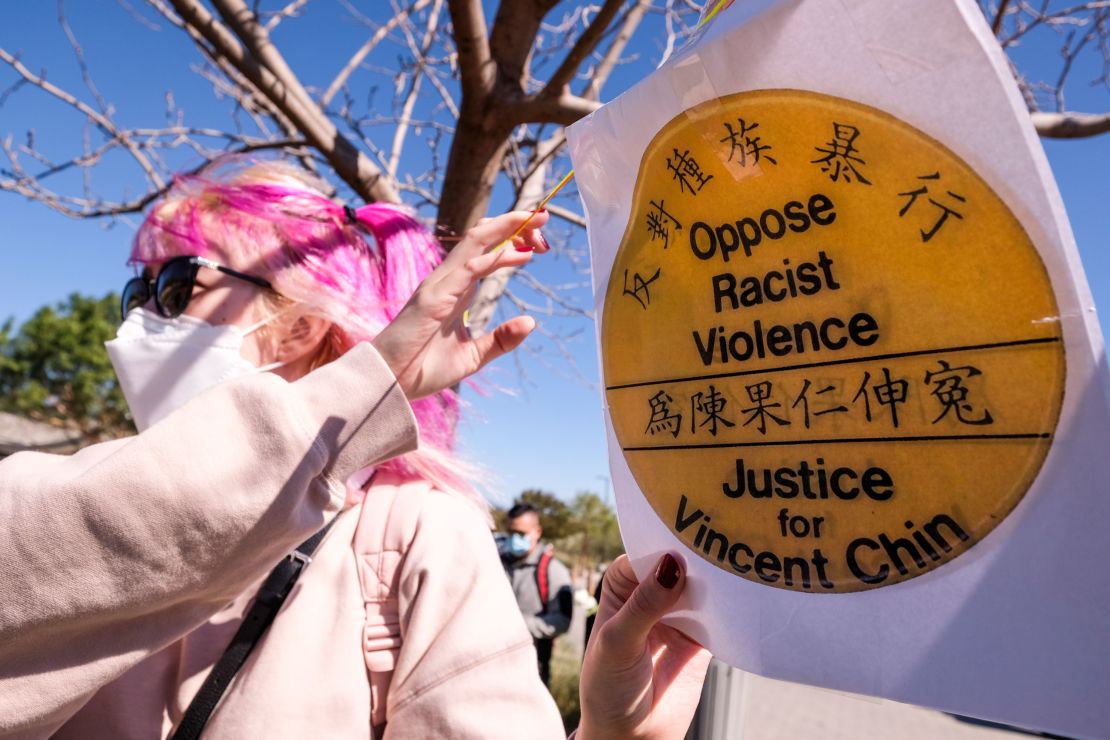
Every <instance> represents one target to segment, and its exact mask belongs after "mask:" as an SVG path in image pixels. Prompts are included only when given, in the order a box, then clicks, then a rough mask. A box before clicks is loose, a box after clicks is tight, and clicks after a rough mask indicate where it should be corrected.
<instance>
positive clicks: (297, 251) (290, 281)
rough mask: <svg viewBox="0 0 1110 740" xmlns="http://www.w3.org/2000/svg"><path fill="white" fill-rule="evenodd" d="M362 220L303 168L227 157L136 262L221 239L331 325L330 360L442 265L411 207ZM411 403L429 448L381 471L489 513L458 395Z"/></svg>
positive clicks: (162, 206) (148, 232) (194, 178)
mask: <svg viewBox="0 0 1110 740" xmlns="http://www.w3.org/2000/svg"><path fill="white" fill-rule="evenodd" d="M352 215H354V216H355V217H356V220H357V223H352V222H351V221H350V220H349V218H348V211H347V210H346V209H345V208H344V206H342V205H340V204H337V203H335V202H334V201H332V200H331V199H329V198H328V197H326V196H325V195H324V194H323V185H322V183H320V182H319V181H317V180H316V179H315V178H313V177H312V176H310V175H308V174H307V173H306V172H304V171H303V170H301V169H300V168H298V167H295V166H293V165H291V164H288V163H285V162H280V161H259V160H248V159H244V158H241V157H231V158H225V159H222V160H217V161H216V162H214V163H213V164H212V165H210V166H208V167H207V168H205V169H204V170H203V171H202V172H201V173H199V174H195V175H180V176H178V177H177V178H176V179H175V180H174V184H173V187H172V188H171V189H170V190H169V192H167V193H166V195H165V196H163V197H162V199H161V200H159V201H158V202H157V203H156V204H155V206H154V207H153V208H152V209H151V211H150V213H149V214H148V215H147V217H146V220H145V221H144V222H143V224H142V226H141V227H140V228H139V231H138V233H137V234H136V235H135V242H134V245H133V247H132V250H131V259H130V262H131V264H145V263H148V262H161V261H163V260H166V259H169V258H170V257H174V256H178V255H191V256H204V255H205V253H206V252H207V251H208V249H209V245H211V244H219V245H220V247H222V248H223V249H224V250H225V251H226V252H228V253H229V254H232V255H234V257H235V260H236V262H237V264H236V266H237V267H238V268H239V269H242V270H245V271H247V272H251V273H252V274H257V275H260V276H262V277H265V278H267V279H268V280H270V282H271V283H272V284H273V286H274V289H275V290H276V291H277V292H278V293H279V294H280V295H281V296H284V297H285V298H288V299H290V300H292V301H294V302H296V303H297V304H301V308H302V310H303V311H304V312H305V313H310V314H312V315H316V316H321V317H323V318H325V319H327V320H329V321H330V322H331V323H332V329H331V331H329V336H328V337H327V338H326V340H325V344H326V346H327V347H329V348H330V349H331V353H330V356H329V357H327V358H325V359H324V362H326V361H329V360H331V359H334V358H335V357H338V356H340V355H342V354H343V353H344V352H346V351H347V350H348V349H350V348H351V347H352V346H354V345H355V344H357V343H359V342H362V341H367V340H370V339H373V338H374V337H375V336H377V334H378V332H380V331H381V330H382V329H383V328H384V327H385V326H386V324H388V323H389V322H390V321H391V320H392V319H393V318H394V317H395V316H396V315H397V313H398V312H399V311H400V309H401V307H402V306H404V305H405V303H406V301H408V299H409V297H410V296H411V295H412V293H413V291H415V290H416V287H417V286H418V285H419V284H420V281H421V280H423V279H424V277H425V276H426V275H427V274H428V273H430V272H431V271H432V270H433V269H434V268H435V266H436V265H437V264H439V262H440V260H441V259H442V255H441V251H440V247H439V243H438V242H437V241H436V239H435V238H434V237H433V236H432V235H431V234H430V233H429V232H428V230H427V229H426V228H424V226H423V225H422V224H421V223H420V222H419V221H417V220H416V219H415V218H413V216H412V215H410V213H409V212H408V211H407V210H405V209H404V208H401V207H398V206H394V205H388V204H382V203H372V204H369V205H364V206H362V207H360V208H358V209H355V210H354V211H353V214H352ZM365 232H369V234H370V235H372V236H373V242H374V246H371V244H370V243H368V241H367V240H366V239H365V238H364V236H363V235H364V233H365ZM375 247H376V248H375ZM320 364H323V362H321V363H320ZM412 408H413V412H414V413H415V415H416V419H417V423H418V425H419V427H420V447H419V449H417V450H416V451H414V452H410V453H408V454H406V455H404V456H402V457H399V458H395V459H393V460H390V461H388V462H386V463H383V464H382V465H380V466H378V469H379V470H387V471H391V472H393V473H395V474H398V475H400V476H401V477H403V478H406V479H414V478H422V479H424V480H427V481H429V482H430V483H432V484H433V485H435V486H436V487H437V488H440V489H442V490H449V491H451V490H453V491H457V492H460V493H463V494H466V495H467V496H468V497H470V498H473V499H474V500H475V501H476V502H480V505H481V507H482V508H483V510H486V505H485V502H484V499H482V497H481V496H480V495H479V494H478V493H477V492H476V491H475V490H474V488H473V487H472V486H471V485H470V484H469V483H468V478H469V477H470V474H471V473H472V469H471V468H470V466H468V465H466V464H465V463H463V462H462V461H461V460H460V459H458V458H457V457H456V455H455V451H454V448H455V426H456V424H457V422H458V417H459V399H458V395H457V394H456V393H454V392H452V391H449V390H448V391H443V392H441V393H438V394H436V395H434V396H430V397H427V398H423V399H420V400H417V401H413V402H412Z"/></svg>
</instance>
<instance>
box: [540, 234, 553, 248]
mask: <svg viewBox="0 0 1110 740" xmlns="http://www.w3.org/2000/svg"><path fill="white" fill-rule="evenodd" d="M537 236H539V238H540V244H542V245H543V251H545V252H549V251H551V245H550V244H548V243H547V237H545V236H544V235H543V232H539V233H538V234H537Z"/></svg>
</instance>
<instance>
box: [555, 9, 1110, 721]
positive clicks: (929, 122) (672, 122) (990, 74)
mask: <svg viewBox="0 0 1110 740" xmlns="http://www.w3.org/2000/svg"><path fill="white" fill-rule="evenodd" d="M568 138H569V142H570V148H571V156H572V159H573V161H574V164H575V171H576V178H577V182H578V187H579V192H580V193H581V196H582V199H583V202H584V205H585V209H586V215H587V221H588V231H589V240H590V249H591V255H592V260H593V271H594V272H593V275H594V298H595V304H596V308H597V316H598V317H599V319H598V340H599V353H600V361H601V367H602V373H603V381H604V405H605V420H606V425H607V439H608V445H609V456H610V464H611V469H612V479H613V487H614V491H615V492H616V497H617V507H618V514H619V518H620V523H621V530H622V534H623V536H624V539H625V543H626V545H627V547H628V550H629V553H630V555H631V556H632V557H633V560H634V563H635V564H636V567H637V570H638V572H640V573H641V574H642V575H646V574H647V571H648V570H649V568H650V567H651V565H652V564H653V563H654V562H655V560H656V559H657V558H658V557H659V555H660V554H661V553H662V552H664V551H672V552H677V553H680V554H681V555H682V556H683V558H684V559H685V561H686V563H687V566H688V571H689V574H690V578H689V586H688V589H687V594H686V595H685V596H684V601H683V603H682V608H681V609H680V610H679V611H678V612H677V613H676V615H675V616H674V618H673V620H672V621H673V623H674V624H676V625H677V626H679V627H681V628H682V629H683V630H685V631H686V632H688V633H689V634H690V635H691V636H693V637H694V638H696V639H698V640H699V641H701V642H702V643H703V644H705V645H706V646H707V647H708V648H709V649H710V650H711V651H712V652H713V653H714V654H715V655H716V656H717V657H718V658H720V659H722V660H724V661H726V662H728V663H731V664H733V665H736V666H738V667H740V668H743V669H745V670H749V671H753V672H756V673H760V674H763V675H766V676H770V677H773V678H780V679H786V680H792V681H800V682H804V683H809V684H813V685H817V686H824V687H828V688H833V689H839V690H846V691H852V692H857V693H862V694H868V695H872V696H878V697H886V698H890V699H895V700H899V701H906V702H911V703H914V704H920V705H925V706H931V707H936V708H939V709H943V710H946V711H951V712H957V713H961V714H967V715H971V716H975V717H981V718H985V719H990V720H995V721H1001V722H1006V723H1010V724H1015V725H1019V726H1023V727H1027V728H1033V729H1038V730H1049V731H1053V732H1057V733H1063V734H1068V735H1075V736H1082V737H1087V736H1090V737H1105V736H1110V702H1106V701H1105V697H1106V696H1107V695H1110V620H1108V618H1107V616H1106V615H1107V613H1110V608H1108V607H1110V578H1107V577H1106V576H1105V575H1104V574H1103V573H1102V566H1103V565H1106V564H1107V563H1110V535H1108V532H1107V527H1108V525H1110V496H1107V495H1106V485H1107V484H1106V481H1108V480H1110V463H1108V461H1110V434H1108V432H1110V413H1108V408H1110V407H1108V403H1107V393H1106V391H1107V389H1108V388H1110V383H1108V382H1107V381H1108V376H1107V370H1106V367H1105V355H1104V350H1103V344H1102V338H1101V335H1100V332H1099V329H1098V324H1097V320H1096V318H1095V315H1094V306H1093V304H1092V301H1091V297H1090V295H1089V291H1088V288H1087V283H1086V279H1085V277H1084V275H1083V271H1082V267H1081V265H1080V263H1079V259H1078V255H1077V252H1076V249H1075V245H1074V241H1073V238H1072V235H1071V232H1070V229H1069V226H1068V223H1067V218H1066V216H1065V214H1064V210H1063V206H1062V203H1061V201H1060V196H1059V193H1058V192H1057V189H1056V185H1055V182H1054V181H1053V178H1052V175H1051V172H1050V171H1049V169H1048V165H1047V162H1046V159H1045V156H1044V153H1043V150H1042V148H1041V146H1040V143H1039V140H1038V139H1037V136H1036V133H1035V132H1034V130H1033V127H1032V125H1031V123H1030V120H1029V116H1028V113H1027V112H1026V110H1025V107H1024V104H1023V103H1022V100H1021V98H1020V96H1019V94H1018V91H1017V88H1016V86H1015V85H1014V83H1013V81H1012V78H1011V75H1010V71H1009V66H1008V63H1007V60H1006V59H1005V57H1004V56H1003V54H1002V52H1001V51H1000V50H999V49H998V47H997V44H996V43H995V42H994V39H993V38H992V36H991V32H990V29H989V28H988V27H987V25H986V22H985V21H984V20H983V18H982V16H981V13H980V10H979V9H978V7H977V6H976V4H975V3H974V2H971V1H970V0H966V1H965V0H937V1H936V2H933V1H930V2H921V1H920V0H779V1H778V2H774V1H771V0H750V1H749V2H744V0H737V1H736V2H734V3H733V4H732V5H731V6H726V7H725V8H724V9H722V10H721V11H720V12H719V13H718V14H717V15H716V16H714V17H713V18H712V19H711V20H710V21H709V22H707V23H706V24H704V25H703V26H702V27H701V28H700V29H699V30H698V32H697V33H696V35H695V36H694V38H693V39H692V40H691V41H690V43H688V44H687V46H686V47H685V48H683V49H681V50H680V51H678V52H677V53H676V54H675V55H674V56H673V57H672V58H671V59H669V60H668V61H667V62H666V63H664V64H663V65H662V66H661V67H660V69H658V70H657V71H656V72H655V73H653V74H652V75H650V76H649V77H648V78H646V79H645V80H643V81H642V82H641V83H639V84H638V85H637V86H636V87H634V88H633V89H632V90H630V91H629V92H627V93H626V94H624V95H622V96H621V97H620V98H618V99H617V100H615V101H613V102H611V103H609V104H607V105H605V106H604V107H602V108H601V109H600V110H598V111H597V112H595V113H594V114H592V115H591V116H589V117H588V118H586V119H584V120H582V121H581V122H579V123H577V124H575V125H574V126H572V127H571V128H570V130H569V134H568Z"/></svg>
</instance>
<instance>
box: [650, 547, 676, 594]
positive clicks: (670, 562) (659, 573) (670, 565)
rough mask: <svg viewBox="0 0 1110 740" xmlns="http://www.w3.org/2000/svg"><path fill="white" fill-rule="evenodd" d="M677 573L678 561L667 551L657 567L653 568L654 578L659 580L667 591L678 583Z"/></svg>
mask: <svg viewBox="0 0 1110 740" xmlns="http://www.w3.org/2000/svg"><path fill="white" fill-rule="evenodd" d="M679 574H680V571H679V569H678V561H677V560H675V559H674V556H673V555H671V554H670V553H667V554H666V555H664V556H663V559H662V560H660V561H659V567H657V568H656V569H655V580H656V581H658V582H659V585H660V586H662V587H663V588H665V589H667V590H668V591H669V590H671V589H672V588H674V587H675V584H677V583H678V576H679Z"/></svg>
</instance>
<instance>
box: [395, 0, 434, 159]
mask: <svg viewBox="0 0 1110 740" xmlns="http://www.w3.org/2000/svg"><path fill="white" fill-rule="evenodd" d="M442 9H443V0H435V5H434V6H432V10H431V12H430V13H429V14H428V27H427V29H426V30H425V33H424V40H423V42H422V43H421V45H420V47H419V48H417V47H416V42H415V39H413V38H412V34H411V33H409V31H408V29H407V28H406V29H405V36H406V37H407V38H408V41H409V47H410V49H412V52H413V54H414V56H415V60H416V66H415V68H414V69H413V71H412V82H411V83H410V87H409V92H408V95H406V96H405V103H404V105H403V106H402V107H401V122H400V123H398V124H397V128H396V129H394V131H393V146H392V148H391V149H390V152H389V163H388V164H387V166H386V173H387V174H388V175H389V177H390V178H391V179H393V180H396V179H397V167H398V165H399V164H400V163H401V149H402V148H403V147H404V144H405V137H406V136H407V135H408V131H409V125H408V119H409V117H410V116H412V109H413V107H415V105H416V96H417V95H419V94H420V80H421V79H423V78H424V76H425V75H426V74H427V75H428V76H431V75H430V74H429V73H426V72H425V68H424V59H426V58H427V56H428V51H429V50H430V49H431V46H432V40H433V39H434V38H435V35H436V26H437V25H438V23H439V14H440V11H441V10H442Z"/></svg>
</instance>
